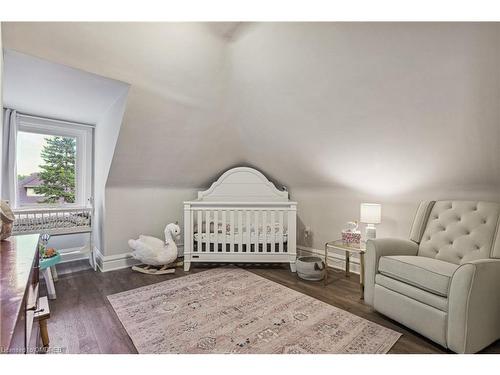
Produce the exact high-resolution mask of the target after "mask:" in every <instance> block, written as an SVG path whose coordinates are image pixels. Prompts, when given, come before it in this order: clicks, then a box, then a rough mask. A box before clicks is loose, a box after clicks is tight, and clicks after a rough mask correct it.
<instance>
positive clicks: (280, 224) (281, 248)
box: [278, 211, 284, 253]
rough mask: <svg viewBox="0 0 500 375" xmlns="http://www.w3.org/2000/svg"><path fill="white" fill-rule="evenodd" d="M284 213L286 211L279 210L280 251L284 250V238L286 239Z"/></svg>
mask: <svg viewBox="0 0 500 375" xmlns="http://www.w3.org/2000/svg"><path fill="white" fill-rule="evenodd" d="M283 214H284V212H283V211H278V219H279V221H278V222H279V228H278V241H279V242H278V251H279V252H280V253H282V252H283V240H284V236H283Z"/></svg>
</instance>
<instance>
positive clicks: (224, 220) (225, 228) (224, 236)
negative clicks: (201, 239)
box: [222, 210, 227, 253]
mask: <svg viewBox="0 0 500 375" xmlns="http://www.w3.org/2000/svg"><path fill="white" fill-rule="evenodd" d="M222 234H223V236H222V251H223V252H224V253H225V252H226V251H227V249H226V244H227V222H226V211H225V210H224V211H222Z"/></svg>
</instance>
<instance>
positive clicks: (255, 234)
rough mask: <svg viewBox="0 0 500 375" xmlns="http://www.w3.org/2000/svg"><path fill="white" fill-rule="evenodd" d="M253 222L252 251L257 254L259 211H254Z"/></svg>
mask: <svg viewBox="0 0 500 375" xmlns="http://www.w3.org/2000/svg"><path fill="white" fill-rule="evenodd" d="M254 212H255V222H254V224H253V225H254V227H253V228H254V233H253V240H254V251H255V252H256V253H257V252H258V251H259V211H257V210H255V211H254Z"/></svg>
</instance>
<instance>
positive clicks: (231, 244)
mask: <svg viewBox="0 0 500 375" xmlns="http://www.w3.org/2000/svg"><path fill="white" fill-rule="evenodd" d="M229 225H230V229H229V251H230V252H231V253H234V211H233V210H231V211H230V214H229Z"/></svg>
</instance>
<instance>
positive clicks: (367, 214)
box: [360, 203, 382, 240]
mask: <svg viewBox="0 0 500 375" xmlns="http://www.w3.org/2000/svg"><path fill="white" fill-rule="evenodd" d="M381 211H382V210H381V206H380V204H378V203H361V207H360V221H361V222H362V223H364V224H366V230H365V240H369V239H373V238H376V237H377V229H376V228H375V224H379V223H380V217H381Z"/></svg>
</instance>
